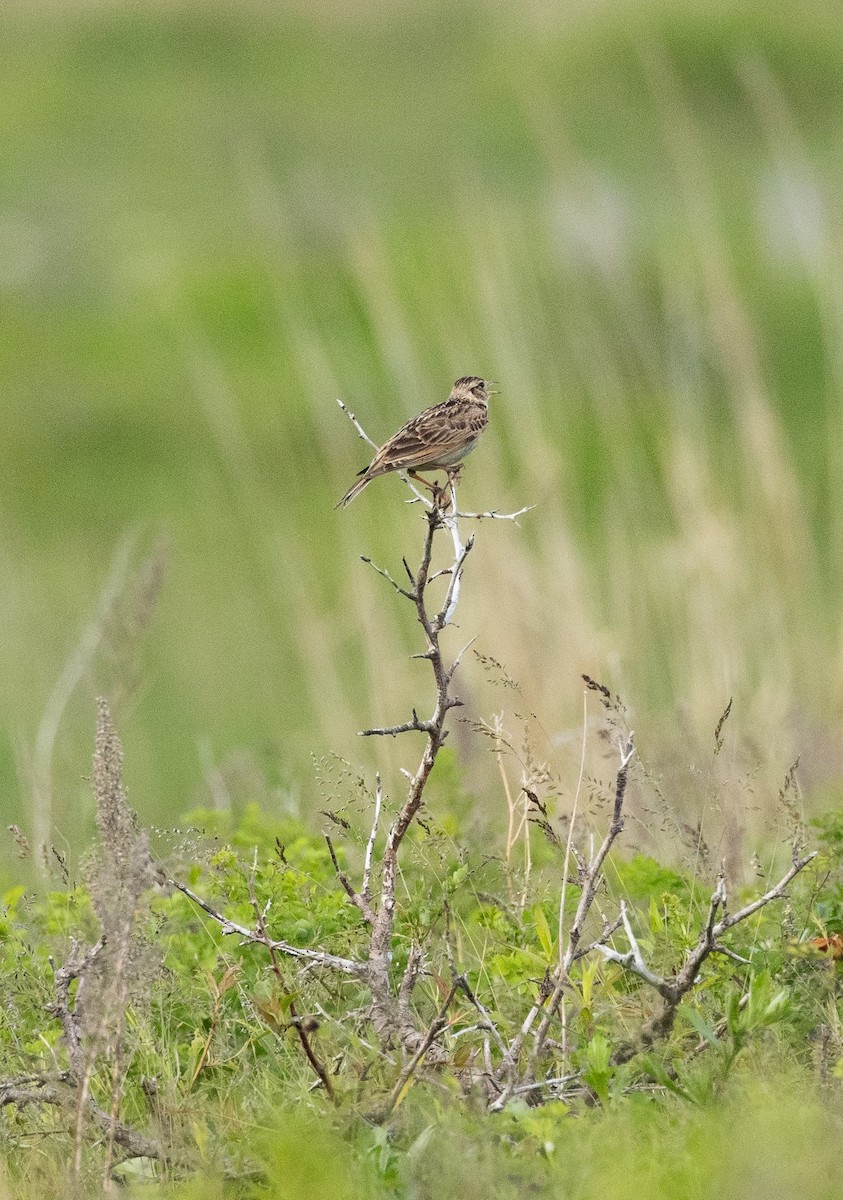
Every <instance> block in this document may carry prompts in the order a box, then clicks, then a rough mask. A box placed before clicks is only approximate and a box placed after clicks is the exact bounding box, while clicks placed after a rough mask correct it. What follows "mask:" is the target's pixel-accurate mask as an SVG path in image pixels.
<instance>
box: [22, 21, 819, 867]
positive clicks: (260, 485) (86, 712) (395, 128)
mask: <svg viewBox="0 0 843 1200" xmlns="http://www.w3.org/2000/svg"><path fill="white" fill-rule="evenodd" d="M2 22H3V29H2V39H0V128H2V145H3V153H2V155H0V306H2V336H0V405H2V437H0V606H2V613H3V635H2V639H0V789H2V796H3V812H4V822H3V823H4V825H5V824H8V823H10V822H16V823H18V824H19V825H20V826H21V827H22V829H23V831H24V832H25V833H26V834H27V835H28V836H33V835H34V836H35V837H36V840H40V839H41V838H43V837H45V836H48V831H49V830H50V828H51V827H52V829H53V834H52V836H53V837H54V839H55V841H56V845H57V846H59V847H63V846H65V847H66V846H67V845H69V846H70V847H71V848H76V847H78V846H79V845H80V844H83V843H84V841H85V839H86V838H87V836H88V833H89V831H90V828H91V817H92V803H91V800H90V797H89V794H88V788H87V784H86V783H85V779H84V777H85V775H86V773H87V771H88V764H89V762H90V753H91V742H92V729H93V704H92V697H93V695H94V694H95V693H96V692H97V691H102V690H104V691H106V692H107V693H108V694H109V695H110V696H111V697H112V699H113V701H114V703H115V706H116V708H117V713H116V715H117V720H118V724H119V727H120V731H121V734H122V737H123V739H124V742H125V745H126V760H127V761H126V772H127V778H128V781H129V784H130V789H131V790H130V798H131V800H132V802H133V804H134V805H135V806H136V807H137V808H138V810H139V811H140V813H141V816H142V819H143V820H144V821H148V822H156V823H159V824H162V825H172V824H173V823H174V822H177V821H178V820H179V818H180V817H181V816H182V815H183V814H184V813H185V812H186V811H187V810H188V809H189V808H190V807H191V806H192V805H194V804H196V803H197V802H209V801H210V802H211V803H215V804H218V805H225V804H228V803H232V804H235V805H237V804H240V803H243V802H245V800H247V799H253V798H255V797H257V798H258V799H261V800H262V801H263V802H264V803H266V804H268V805H270V806H276V807H278V806H279V805H280V806H286V807H288V808H298V809H300V810H301V811H302V812H304V813H305V814H306V813H307V812H309V811H314V810H316V809H317V808H319V807H321V798H320V795H319V784H318V774H319V772H318V770H314V766H313V762H312V759H313V757H314V756H315V757H316V758H317V759H321V758H322V757H323V756H325V755H328V754H331V753H339V754H343V755H346V756H348V757H350V758H352V759H353V761H354V762H355V763H359V764H361V766H362V767H363V768H365V769H367V770H371V769H372V768H373V767H374V766H376V765H377V766H380V767H381V768H382V769H383V770H384V771H385V772H387V773H388V775H387V778H389V779H393V778H395V771H396V768H397V767H398V766H399V765H402V764H406V763H408V762H409V759H410V757H411V755H412V753H413V750H414V747H411V746H409V745H402V744H400V743H399V744H393V743H390V744H389V745H384V744H378V745H371V744H369V743H368V742H366V743H362V742H361V741H360V740H359V739H357V738H356V736H355V734H356V730H357V729H358V728H362V727H363V726H365V725H368V724H377V723H381V722H384V723H390V722H392V721H395V720H401V719H404V718H405V716H406V715H407V713H408V710H409V706H410V705H411V704H412V703H417V704H418V705H419V706H420V708H421V709H424V708H426V707H427V704H428V700H427V699H426V698H425V697H426V696H427V695H428V693H427V690H426V686H427V685H426V680H425V677H424V674H423V672H422V666H423V664H409V663H408V658H407V655H408V654H409V653H411V652H412V651H414V650H415V649H417V648H418V640H417V638H416V636H415V629H414V622H413V614H412V612H411V611H410V610H409V606H407V605H404V608H406V609H407V611H404V610H403V608H402V602H400V601H399V600H398V599H397V598H396V597H394V596H393V595H392V593H391V592H390V590H389V589H388V587H386V586H385V585H383V584H382V582H381V581H380V580H378V579H377V578H376V577H375V576H374V574H373V573H371V572H370V571H368V569H367V568H366V567H365V566H364V565H363V564H361V563H360V561H359V555H360V554H368V555H371V556H372V557H373V558H374V559H375V560H376V561H377V562H379V563H381V564H383V565H384V566H387V567H389V568H390V569H391V570H393V572H395V571H397V570H400V562H401V556H402V554H406V555H407V556H408V558H410V559H411V560H412V559H413V557H414V555H415V554H416V553H417V551H418V547H419V545H420V539H421V534H422V527H421V523H420V520H419V514H418V512H417V510H415V509H413V508H407V507H406V506H405V505H404V504H403V499H404V497H403V494H402V486H401V484H400V483H399V482H398V481H397V480H396V479H387V480H383V481H379V482H378V483H377V484H376V485H373V486H372V487H371V488H370V489H368V490H367V492H366V493H365V494H364V495H363V496H362V497H361V498H360V500H358V501H356V502H355V504H354V506H353V507H352V508H350V509H349V510H348V511H347V512H339V513H338V512H335V511H334V509H333V505H334V504H335V502H336V500H337V499H338V498H339V496H340V495H342V493H343V491H344V490H345V488H346V487H347V486H348V485H349V483H350V481H351V479H352V478H353V476H354V474H355V472H356V471H357V470H358V469H359V468H360V467H361V466H363V465H365V463H366V461H367V454H366V448H365V447H364V446H363V445H362V444H361V443H360V442H359V441H358V440H357V439H356V437H355V435H354V431H353V429H352V428H351V426H350V425H349V424H348V422H347V421H346V420H345V419H344V418H343V416H342V414H341V413H340V411H339V409H338V408H337V406H336V404H335V398H336V397H337V396H342V397H343V398H344V399H345V400H346V401H347V402H348V403H349V405H350V406H351V408H352V409H353V410H354V411H355V412H356V413H357V415H358V417H359V418H360V419H361V421H363V423H364V424H365V425H366V427H367V428H368V430H369V432H370V433H371V435H372V436H373V437H374V438H375V439H376V440H378V441H382V440H384V439H385V437H386V436H388V435H389V434H390V433H391V432H392V431H393V430H394V429H395V428H396V427H397V425H398V424H399V423H400V422H402V421H403V420H405V419H406V418H407V417H409V416H410V415H412V414H413V413H415V412H416V411H418V410H419V409H421V408H422V407H424V406H426V405H427V404H430V403H432V402H434V401H436V400H438V399H441V398H444V396H445V395H446V394H447V391H448V389H449V387H450V384H451V382H452V381H453V379H454V378H455V377H456V376H457V375H460V374H465V373H478V374H485V375H486V376H489V377H491V378H494V379H497V380H499V381H500V382H501V386H502V393H501V395H500V396H499V397H497V398H495V400H494V408H493V411H492V416H491V426H490V430H489V432H488V434H487V436H486V438H485V440H484V443H483V444H482V445H481V448H480V449H479V450H478V452H477V453H476V454H475V455H473V456H472V458H471V459H470V460H469V462H468V464H467V468H466V471H465V476H464V484H463V488H462V497H463V504H464V505H465V506H467V507H471V508H481V509H487V508H497V509H507V508H513V507H520V506H521V505H523V504H531V503H532V504H536V505H537V507H536V509H535V511H534V512H532V513H530V514H528V515H527V516H526V517H525V518H524V519H523V521H522V526H521V528H520V529H517V528H514V527H513V526H511V525H510V524H508V523H494V524H493V523H485V524H483V525H481V526H480V527H479V528H478V540H477V546H476V548H475V550H474V552H473V554H472V557H471V560H470V562H469V569H468V572H467V575H466V581H465V586H464V590H463V600H462V603H461V609H460V616H459V625H460V628H459V629H458V630H457V631H455V632H454V633H453V635H452V640H453V645H454V647H455V648H456V647H457V646H458V645H460V644H461V643H462V642H464V641H466V640H468V638H469V637H472V636H474V635H475V634H476V635H478V642H477V648H478V649H479V650H480V651H481V652H482V653H483V654H485V655H491V656H493V657H494V658H495V659H497V660H498V661H500V662H501V663H502V664H503V665H504V668H505V670H506V673H507V674H508V675H509V676H510V677H511V678H512V679H514V680H516V681H517V682H518V684H519V686H520V688H521V693H520V695H516V696H514V694H513V693H512V691H511V690H510V691H507V690H506V689H505V688H504V689H501V688H500V687H495V686H493V681H492V680H491V677H490V673H489V671H488V669H484V667H483V666H482V664H481V663H480V662H479V661H477V660H471V661H467V662H466V670H465V675H464V678H463V683H462V687H461V695H463V697H464V698H465V699H466V701H467V708H466V712H467V713H468V715H469V716H470V717H480V718H484V719H489V718H490V717H491V715H492V714H493V713H494V712H497V711H499V710H500V709H502V708H505V709H508V710H509V711H510V712H512V711H513V710H514V712H522V713H523V712H526V711H529V712H532V713H534V714H536V718H537V721H538V722H539V723H540V727H541V729H542V730H543V731H544V736H545V738H546V743H545V745H544V746H543V747H542V748H540V753H541V754H543V755H545V754H546V755H548V756H551V757H553V759H554V762H555V764H556V768H557V769H558V770H559V772H560V774H561V775H562V777H563V778H567V777H568V774H570V777H571V783H572V786H573V785H574V784H575V782H576V773H577V767H578V762H579V742H580V725H581V720H582V690H581V684H580V681H579V674H580V672H582V671H587V672H588V673H589V674H591V675H593V676H596V677H597V678H598V679H601V680H602V681H604V682H606V683H607V684H609V685H610V686H611V687H612V688H613V689H618V690H620V691H621V693H622V695H623V697H624V699H625V700H626V702H627V704H628V706H629V708H630V710H631V720H632V723H633V724H634V725H635V728H636V729H637V730H638V731H639V745H640V746H641V749H642V755H644V757H645V759H646V760H647V761H648V762H649V763H650V765H651V767H653V769H654V770H656V771H658V772H659V773H660V774H661V777H662V779H663V780H666V781H667V783H666V786H668V787H670V786H672V783H673V781H674V775H673V774H672V772H673V771H674V767H673V765H672V764H674V763H675V762H676V761H677V760H678V758H680V757H681V759H682V764H683V765H682V768H681V771H680V774H681V772H685V773H687V772H688V771H690V772H693V770H694V763H695V762H696V760H697V758H698V756H699V755H701V754H702V753H703V748H705V750H706V752H710V750H711V748H712V746H713V729H714V725H715V723H716V721H717V719H718V717H719V715H720V714H721V712H722V711H723V709H724V707H725V704H726V702H727V700H728V699H729V697H730V696H734V697H735V703H734V706H733V712H732V716H731V717H730V724H729V726H728V730H729V736H730V738H731V741H730V750H729V753H730V754H731V759H730V763H731V769H732V770H733V772H734V789H735V794H736V795H737V796H738V798H739V799H741V801H742V802H743V800H746V802H747V804H750V799H751V804H752V805H755V806H758V805H761V806H762V807H763V804H764V799H765V796H766V795H768V794H770V795H774V792H770V791H769V789H767V783H768V777H767V775H766V774H763V771H766V770H767V769H768V768H769V780H773V779H778V778H780V777H781V776H782V775H783V773H784V770H785V769H786V767H787V766H788V765H789V763H790V761H791V759H792V758H793V757H795V755H796V754H797V753H800V752H801V753H802V755H803V758H802V772H803V775H802V778H803V784H804V786H805V788H806V791H807V792H808V794H809V797H810V801H811V803H813V804H816V805H818V806H819V805H822V804H824V803H827V802H828V801H829V799H830V798H833V797H834V796H835V795H836V794H837V791H838V787H839V780H840V778H841V775H843V756H841V751H840V749H839V746H838V743H839V719H840V715H841V703H842V702H843V689H842V688H841V682H842V681H841V665H843V657H841V656H842V655H843V640H842V639H841V632H843V631H842V630H841V614H840V602H839V597H840V594H841V584H843V490H841V489H843V473H841V465H843V438H841V431H842V430H843V422H841V417H842V416H843V393H841V381H843V356H841V344H843V342H842V340H841V334H842V333H843V285H841V279H843V270H842V269H841V267H843V262H841V226H840V206H839V203H838V197H839V195H840V191H841V153H840V152H841V129H843V85H841V79H843V23H841V17H840V9H839V6H838V5H837V4H836V3H831V2H828V3H826V2H824V0H811V2H808V3H805V4H802V5H800V6H799V7H798V9H787V8H782V9H779V8H776V7H775V6H771V5H770V4H769V3H767V2H763V3H751V2H747V3H743V4H737V3H684V2H680V0H649V2H647V0H639V2H633V0H628V2H623V0H604V2H603V3H599V2H596V0H594V2H591V3H582V4H577V5H571V6H559V8H558V10H557V7H556V6H550V5H545V4H539V3H532V4H526V5H515V4H508V3H496V2H495V0H487V2H485V3H473V4H453V3H450V4H439V3H427V4H423V5H416V4H409V3H407V4H385V3H384V4H381V3H378V2H376V0H362V2H361V3H357V4H354V5H351V4H349V5H341V4H336V5H331V4H327V3H323V4H318V5H316V6H304V5H302V6H300V7H297V6H294V5H290V6H288V7H287V6H281V5H273V4H270V3H257V2H255V3H248V2H246V0H244V2H242V3H239V4H235V5H222V4H220V5H219V6H216V5H212V4H200V3H192V4H191V3H181V4H171V5H167V6H164V5H153V4H149V5H141V4H123V5H105V4H103V5H97V4H93V3H91V4H88V3H84V2H81V0H80V2H78V3H67V4H51V3H49V2H47V3H41V4H39V5H38V6H37V9H33V11H31V12H30V11H28V6H24V5H20V6H15V5H12V6H11V7H9V6H6V8H5V15H4V16H3V18H2ZM150 556H151V557H150ZM165 560H166V562H165ZM159 583H160V585H161V586H160V594H159V586H158V585H159ZM104 589H105V592H104ZM156 597H157V600H156ZM513 697H514V698H513ZM455 742H456V743H457V744H458V745H459V747H460V748H461V751H462V757H461V761H462V762H463V763H464V764H465V767H466V771H467V777H468V779H469V782H470V786H471V788H472V790H473V791H474V792H475V793H476V794H477V796H478V798H479V800H480V802H481V805H482V806H483V807H485V808H487V809H489V810H500V809H502V808H503V802H502V801H501V800H500V798H499V797H498V795H497V791H496V789H495V784H494V772H493V771H492V770H490V767H489V759H488V757H487V756H486V754H485V748H484V746H480V747H477V746H476V745H475V743H473V742H472V741H471V739H469V738H468V737H466V736H463V728H462V727H460V729H458V731H457V735H456V737H455ZM747 746H748V747H750V749H751V756H752V757H753V759H754V761H757V762H759V763H760V764H761V767H762V774H761V775H760V776H759V775H757V774H755V775H753V774H752V771H751V769H750V768H749V767H748V766H746V765H745V758H744V756H745V755H746V754H747V753H748V752H747V751H746V747H747ZM680 751H681V754H680ZM746 761H748V759H747V760H746ZM317 766H318V764H317ZM675 770H676V771H679V768H675ZM750 776H751V778H752V779H753V780H754V783H753V784H752V785H751V786H750V784H748V783H747V782H746V780H747V779H749V778H750ZM682 778H683V779H684V776H682ZM675 779H676V780H679V775H676V776H675ZM395 786H396V787H397V786H398V783H396V785H395ZM676 786H677V787H679V783H678V782H677V785H676ZM683 786H684V785H683ZM769 786H770V787H772V786H773V785H772V783H770V785H769ZM765 789H767V790H765ZM750 794H751V796H750ZM748 797H749V799H747V798H748ZM13 854H14V847H13V846H12V844H11V842H10V843H9V844H8V845H7V846H5V847H4V849H3V851H2V856H3V861H4V862H5V864H6V868H7V869H10V868H11V863H12V861H13V860H12V856H13Z"/></svg>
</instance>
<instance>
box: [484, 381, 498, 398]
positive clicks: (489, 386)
mask: <svg viewBox="0 0 843 1200" xmlns="http://www.w3.org/2000/svg"><path fill="white" fill-rule="evenodd" d="M486 391H487V392H488V393H489V395H490V396H499V395H500V394H501V390H500V388H499V387H498V381H497V379H487V380H486Z"/></svg>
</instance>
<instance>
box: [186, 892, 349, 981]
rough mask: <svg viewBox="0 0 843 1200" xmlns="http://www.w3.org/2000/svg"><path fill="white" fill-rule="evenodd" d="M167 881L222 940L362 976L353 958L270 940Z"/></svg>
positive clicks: (199, 897)
mask: <svg viewBox="0 0 843 1200" xmlns="http://www.w3.org/2000/svg"><path fill="white" fill-rule="evenodd" d="M167 882H168V883H169V884H170V885H171V886H172V887H174V888H175V889H176V891H178V892H181V893H182V895H183V896H187V898H188V900H192V901H193V903H194V904H195V905H197V906H198V907H199V908H201V909H202V911H203V912H204V913H205V914H206V915H207V916H209V917H210V918H211V920H212V921H216V923H217V924H218V925H219V927H220V929H221V930H222V933H223V935H224V936H225V937H227V936H229V935H230V934H236V935H237V937H239V938H241V940H242V943H243V944H244V945H248V944H254V945H258V946H266V948H267V949H270V948H271V949H273V950H277V951H278V953H279V954H286V955H287V957H288V958H297V959H300V960H301V961H302V962H306V963H310V964H312V965H313V966H316V967H329V968H330V969H331V970H333V971H341V972H342V973H343V974H344V975H356V976H358V977H360V976H364V975H365V974H366V963H362V962H357V961H356V959H353V958H342V957H340V955H338V954H329V953H328V951H327V950H309V949H307V948H306V947H304V946H291V945H290V943H289V942H283V941H278V940H277V939H275V938H270V937H269V936H268V935H267V934H266V933H263V934H262V933H260V931H259V930H257V929H247V928H246V926H245V925H240V924H238V922H237V921H232V920H230V918H228V917H226V916H224V915H223V914H222V913H220V912H217V911H216V909H214V908H212V907H211V905H210V904H208V902H207V901H206V900H203V899H202V897H201V896H197V895H196V893H195V892H194V891H191V889H190V888H189V887H188V886H187V885H186V884H184V883H180V882H179V881H178V880H177V879H172V878H169V877H168V879H167Z"/></svg>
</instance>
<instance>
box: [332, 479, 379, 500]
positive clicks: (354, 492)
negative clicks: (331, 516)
mask: <svg viewBox="0 0 843 1200" xmlns="http://www.w3.org/2000/svg"><path fill="white" fill-rule="evenodd" d="M373 478H374V476H373V475H366V474H364V475H363V477H362V479H358V480H357V482H356V483H354V484H352V485H351V487H350V488H349V489H348V491H347V492H346V493H345V495H344V496H343V498H342V500H340V502H339V504H336V505H334V507H335V508H347V507H348V505H349V504H350V503H351V501H352V500H353V499H354V497H355V496H359V495H360V493H361V492H362V491H363V488H364V487H365V486H366V484H368V483H371V482H372V479H373Z"/></svg>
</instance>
